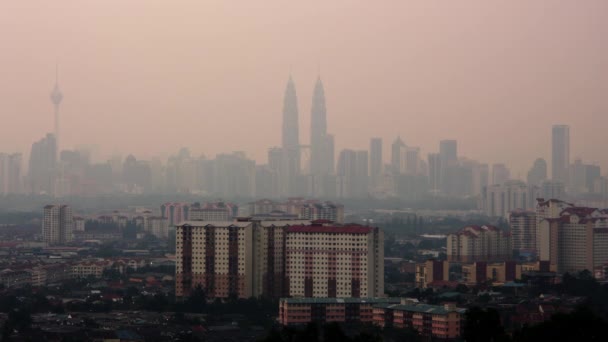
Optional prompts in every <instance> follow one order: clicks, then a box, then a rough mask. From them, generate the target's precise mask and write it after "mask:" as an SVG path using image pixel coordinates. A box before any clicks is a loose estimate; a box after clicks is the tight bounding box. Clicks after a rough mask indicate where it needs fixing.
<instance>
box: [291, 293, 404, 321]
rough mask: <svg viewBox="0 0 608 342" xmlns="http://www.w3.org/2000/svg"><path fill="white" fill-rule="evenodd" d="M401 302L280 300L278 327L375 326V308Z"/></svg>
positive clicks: (348, 299) (325, 299) (372, 299)
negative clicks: (312, 323)
mask: <svg viewBox="0 0 608 342" xmlns="http://www.w3.org/2000/svg"><path fill="white" fill-rule="evenodd" d="M400 303H401V299H400V298H386V297H384V298H281V300H280V301H279V323H281V324H282V325H289V326H298V325H306V324H308V323H310V322H317V323H329V322H338V323H372V322H373V320H374V306H375V305H378V304H400Z"/></svg>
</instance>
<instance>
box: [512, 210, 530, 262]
mask: <svg viewBox="0 0 608 342" xmlns="http://www.w3.org/2000/svg"><path fill="white" fill-rule="evenodd" d="M509 226H510V227H511V238H512V239H513V250H515V251H517V252H519V253H534V254H536V212H535V211H531V210H514V211H511V212H510V213H509Z"/></svg>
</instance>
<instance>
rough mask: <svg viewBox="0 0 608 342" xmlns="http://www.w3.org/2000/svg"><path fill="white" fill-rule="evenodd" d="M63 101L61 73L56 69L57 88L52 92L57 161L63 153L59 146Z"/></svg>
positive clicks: (55, 156)
mask: <svg viewBox="0 0 608 342" xmlns="http://www.w3.org/2000/svg"><path fill="white" fill-rule="evenodd" d="M62 100H63V93H62V92H61V89H59V71H58V69H55V87H53V91H52V92H51V101H52V102H53V106H54V107H55V145H56V151H55V155H53V157H54V158H55V159H57V157H58V156H59V152H60V151H61V149H60V145H59V105H60V104H61V101H62Z"/></svg>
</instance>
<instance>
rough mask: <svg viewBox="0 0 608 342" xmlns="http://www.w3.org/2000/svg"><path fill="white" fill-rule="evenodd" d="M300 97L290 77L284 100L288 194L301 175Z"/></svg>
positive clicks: (283, 144) (284, 147) (293, 190)
mask: <svg viewBox="0 0 608 342" xmlns="http://www.w3.org/2000/svg"><path fill="white" fill-rule="evenodd" d="M298 120H299V119H298V97H297V95H296V87H295V85H294V83H293V79H292V78H291V76H289V81H287V87H286V88H285V97H284V98H283V140H282V147H283V149H284V150H285V158H287V161H286V165H287V172H286V178H287V184H288V190H287V191H288V193H289V194H293V193H294V192H295V189H296V182H297V178H298V176H299V174H300V129H299V123H298Z"/></svg>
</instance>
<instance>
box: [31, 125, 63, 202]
mask: <svg viewBox="0 0 608 342" xmlns="http://www.w3.org/2000/svg"><path fill="white" fill-rule="evenodd" d="M56 155H57V145H56V141H55V136H54V135H53V134H51V133H49V134H47V135H46V137H45V138H42V139H41V140H39V141H37V142H35V143H34V144H32V150H31V153H30V162H29V168H28V184H29V187H30V190H31V192H32V193H34V194H41V193H45V194H54V184H55V172H56V165H57V163H56Z"/></svg>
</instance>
